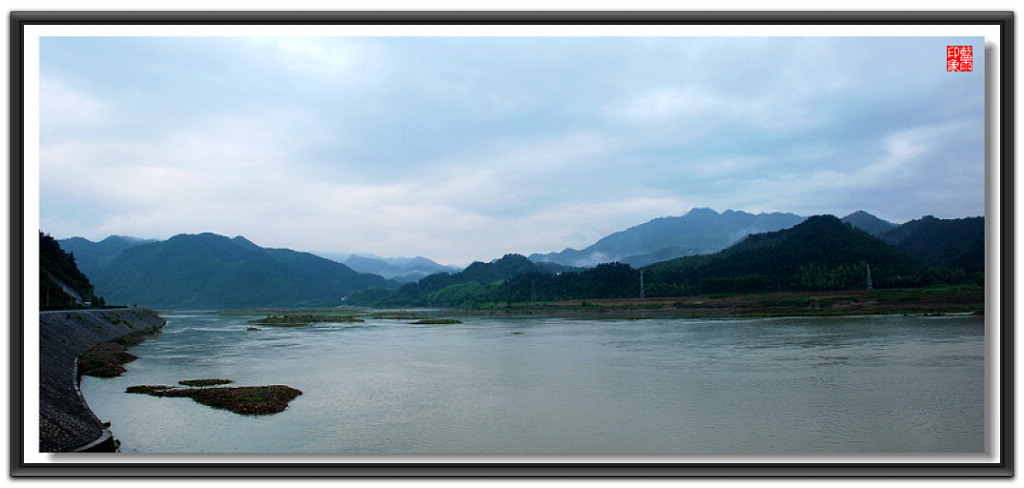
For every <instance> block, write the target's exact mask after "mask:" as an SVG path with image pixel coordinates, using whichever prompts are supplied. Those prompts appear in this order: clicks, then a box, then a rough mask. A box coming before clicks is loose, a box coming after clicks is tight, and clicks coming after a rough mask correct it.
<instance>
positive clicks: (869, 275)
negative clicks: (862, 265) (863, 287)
mask: <svg viewBox="0 0 1024 488" xmlns="http://www.w3.org/2000/svg"><path fill="white" fill-rule="evenodd" d="M867 266H868V290H870V289H872V286H871V265H870V264H869V265H867Z"/></svg>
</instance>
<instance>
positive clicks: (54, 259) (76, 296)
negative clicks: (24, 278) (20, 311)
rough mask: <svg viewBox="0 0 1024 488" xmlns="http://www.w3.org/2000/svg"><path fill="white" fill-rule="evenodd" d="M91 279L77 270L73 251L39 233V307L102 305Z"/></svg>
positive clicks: (58, 308)
mask: <svg viewBox="0 0 1024 488" xmlns="http://www.w3.org/2000/svg"><path fill="white" fill-rule="evenodd" d="M93 291H94V287H93V285H92V283H91V282H90V281H89V278H88V277H87V276H86V275H85V274H84V273H82V271H81V270H79V269H78V266H77V264H76V263H75V257H74V255H73V254H70V253H67V252H65V251H64V250H63V249H61V247H60V243H59V242H57V240H56V239H54V238H53V237H50V236H49V235H45V234H43V233H42V232H40V233H39V307H40V308H41V309H42V310H61V309H67V308H79V307H82V306H83V304H85V303H89V304H92V303H93V302H96V304H97V305H102V302H103V299H102V297H97V296H96V295H95V294H94V293H93Z"/></svg>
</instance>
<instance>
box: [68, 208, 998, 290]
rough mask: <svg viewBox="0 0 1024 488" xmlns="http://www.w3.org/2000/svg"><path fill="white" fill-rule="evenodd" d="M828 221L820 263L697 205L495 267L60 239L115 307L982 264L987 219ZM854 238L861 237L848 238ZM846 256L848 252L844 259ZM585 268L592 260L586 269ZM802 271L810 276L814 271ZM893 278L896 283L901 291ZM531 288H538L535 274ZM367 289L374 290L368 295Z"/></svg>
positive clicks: (182, 243)
mask: <svg viewBox="0 0 1024 488" xmlns="http://www.w3.org/2000/svg"><path fill="white" fill-rule="evenodd" d="M823 218H824V217H822V216H816V217H815V218H814V219H815V222H816V223H817V224H818V225H816V226H814V227H812V228H814V229H819V231H818V232H822V233H824V234H827V235H830V236H832V237H833V238H834V237H835V236H837V235H841V234H843V233H840V232H838V231H837V229H838V227H837V225H839V226H842V227H843V228H847V229H850V230H856V232H855V233H854V234H852V235H853V236H854V237H850V236H846V237H843V238H842V239H839V240H838V241H836V242H834V243H832V244H831V245H830V246H831V251H830V252H832V253H839V254H840V255H839V256H838V257H832V258H828V259H824V258H822V259H823V260H820V261H821V262H820V263H819V264H815V263H818V261H817V259H818V258H814V259H811V260H807V259H805V258H807V256H808V254H807V253H806V252H805V251H807V249H810V248H812V247H814V246H815V245H817V244H816V243H817V241H814V240H813V239H810V238H809V235H812V234H814V233H815V231H807V230H806V228H805V227H802V226H801V224H802V223H805V222H807V221H808V220H810V219H809V218H805V217H800V216H797V215H793V214H782V213H772V214H758V215H753V214H749V213H745V212H735V211H726V212H724V213H721V214H719V213H717V212H715V211H714V210H711V209H693V210H691V211H690V212H688V213H687V214H685V215H683V216H680V217H664V218H659V219H654V220H652V221H649V222H647V223H645V224H641V225H638V226H635V227H632V228H630V229H626V230H624V231H621V232H616V233H614V234H611V235H609V236H607V237H605V238H603V239H601V240H599V241H598V242H596V243H595V244H593V245H591V246H589V247H587V248H584V249H583V250H580V251H576V250H573V249H566V250H565V251H562V252H561V253H550V254H546V255H538V254H535V255H532V256H530V258H529V259H527V258H526V257H524V256H522V255H516V254H513V255H507V256H505V257H503V258H501V259H496V260H494V261H492V262H490V263H481V262H477V263H473V264H471V265H470V266H468V267H467V268H466V269H464V270H458V269H457V268H452V267H445V266H442V265H439V264H437V263H435V262H433V261H430V260H429V259H426V258H422V257H417V258H377V257H366V256H355V255H352V256H347V259H345V261H344V263H341V262H337V261H334V260H331V259H326V258H324V257H320V256H315V255H312V254H309V253H303V252H298V251H292V250H289V249H270V248H263V247H260V246H258V245H256V244H254V243H252V242H250V241H248V240H247V239H245V238H244V237H241V236H239V237H235V238H228V237H224V236H219V235H216V234H210V233H206V234H197V235H192V234H182V235H178V236H174V237H172V238H170V239H167V240H165V241H153V240H143V239H137V238H131V237H120V236H111V237H108V238H107V239H104V240H103V241H100V242H95V243H94V242H91V241H88V240H86V239H82V238H77V237H76V238H71V239H65V240H61V241H60V245H61V247H63V248H64V249H66V250H67V251H69V252H70V253H71V254H72V256H73V260H75V261H77V262H78V265H79V267H80V269H81V270H82V271H83V272H84V273H85V275H87V276H88V277H89V278H90V279H91V280H92V284H93V285H95V289H96V292H97V294H100V295H103V296H104V297H106V300H107V302H108V303H114V304H136V303H139V304H144V305H147V306H151V307H163V308H177V309H185V308H192V309H202V308H244V307H267V306H298V305H337V304H342V303H354V302H353V301H345V297H350V296H355V297H359V300H357V301H360V300H361V301H362V302H363V303H372V302H380V301H381V299H382V298H384V297H390V302H391V303H395V304H406V303H418V304H422V303H426V302H424V299H425V297H426V296H427V295H430V294H435V295H434V298H435V299H438V300H440V298H444V299H445V301H443V302H442V301H437V302H432V303H435V304H436V303H441V304H450V303H451V301H453V300H456V298H452V297H453V296H456V297H458V296H463V295H465V296H476V297H477V298H479V297H480V296H482V295H480V293H482V291H481V288H480V287H483V288H487V287H490V286H492V285H494V284H495V283H498V282H510V281H513V279H514V278H516V277H517V276H519V275H522V274H526V273H539V274H541V275H546V276H559V275H560V274H565V275H566V278H565V279H569V278H571V277H573V276H577V277H579V278H580V279H584V281H585V280H586V279H597V278H595V276H598V275H599V276H602V277H604V278H602V279H610V278H608V277H610V276H624V275H625V274H627V273H626V272H625V271H624V270H623V269H620V268H614V270H615V273H611V272H610V270H613V268H608V267H607V266H606V267H604V268H602V273H603V274H601V273H598V274H597V275H587V274H585V273H586V272H587V270H588V269H596V267H593V265H594V264H598V263H597V261H604V260H611V261H616V262H618V263H620V264H622V265H623V266H625V265H629V266H626V269H633V270H634V271H635V270H638V269H640V268H643V269H646V270H649V271H650V272H651V273H654V274H652V275H651V276H650V278H648V279H649V280H654V281H650V282H649V283H650V285H651V287H652V291H654V290H656V289H657V287H658V286H663V287H664V291H665V293H669V292H673V293H675V292H679V293H682V292H684V291H685V292H694V291H696V290H699V289H701V287H700V286H698V284H699V283H698V282H699V280H697V281H696V282H695V281H693V279H694V278H693V277H690V278H687V280H689V282H688V283H689V284H688V285H686V286H684V285H682V284H680V283H681V281H680V280H679V279H675V278H673V279H669V278H664V277H665V276H668V275H666V274H664V272H665V270H666V269H667V268H666V266H668V264H666V263H674V264H673V266H677V267H679V269H689V268H700V269H702V273H703V275H702V276H701V277H702V278H716V276H717V277H719V278H722V279H723V280H734V281H733V282H731V283H733V284H734V285H735V284H736V283H738V281H735V280H741V279H742V278H743V276H740V275H737V273H739V272H740V271H738V270H741V269H748V270H754V269H759V268H757V266H760V264H758V265H757V266H754V265H752V264H751V263H753V262H754V261H758V260H759V259H761V258H760V257H759V258H756V259H755V258H752V257H751V255H750V254H744V253H743V252H740V251H741V250H742V249H747V248H750V247H751V246H759V247H756V248H757V249H758V250H757V253H759V254H760V256H762V257H763V256H775V259H776V260H777V261H778V262H777V263H775V266H776V267H780V266H789V268H793V267H794V266H795V267H796V268H793V269H796V270H797V272H799V271H800V266H801V265H803V266H805V267H806V266H812V265H813V266H819V268H820V269H819V268H814V269H809V268H807V269H804V270H803V271H804V272H805V275H807V273H811V272H812V271H814V272H818V271H821V272H826V271H827V272H830V273H833V274H835V273H838V272H839V271H836V270H837V269H838V268H837V267H839V266H842V265H845V264H849V265H850V266H853V265H857V266H860V263H862V262H863V263H869V262H879V263H881V262H885V263H889V264H885V265H883V264H876V265H873V266H882V267H880V268H878V269H877V270H875V269H873V270H872V272H873V273H875V274H876V275H877V276H878V279H879V283H880V285H881V284H882V283H887V282H886V280H887V279H888V278H887V276H886V274H885V273H886V271H885V269H889V268H891V269H898V270H900V272H901V273H904V274H906V275H907V276H911V275H913V276H916V277H917V279H918V281H917V282H907V283H905V284H907V285H908V286H909V285H913V284H914V283H918V284H921V283H927V282H930V281H935V280H945V281H949V280H961V281H963V280H967V279H970V278H972V277H975V276H976V275H978V274H979V273H983V271H984V218H982V217H974V218H967V219H955V220H943V219H937V218H934V217H924V218H922V219H920V220H914V221H911V222H908V223H906V224H903V225H897V224H893V223H891V222H887V221H885V220H882V219H879V218H877V217H875V216H872V215H870V214H868V213H866V212H855V213H853V214H850V215H848V216H846V217H844V218H843V219H842V220H840V219H837V218H835V217H830V218H828V219H824V220H823ZM822 222H827V223H828V224H829V225H828V226H825V225H823V224H822ZM771 229H774V230H771ZM794 229H804V230H803V231H802V232H803V234H801V235H802V236H803V237H802V238H801V239H789V238H787V239H782V238H781V237H779V235H777V234H775V233H778V232H781V231H792V230H794ZM786 235H788V234H786ZM772 236H774V237H772ZM844 239H846V240H852V241H851V242H854V243H853V244H851V243H849V242H847V243H845V244H844V242H846V241H844ZM758 243H760V244H758ZM766 243H772V244H771V245H768V244H766ZM790 248H792V249H790ZM800 248H806V249H803V250H801V249H800ZM780 249H783V250H780ZM785 249H789V251H784V250H785ZM850 249H857V250H858V252H862V251H863V252H867V255H870V256H872V257H871V259H867V258H865V257H863V256H861V257H858V256H859V255H857V254H849V253H848V252H849V250H850ZM865 249H870V251H869V252H868V251H864V250H865ZM883 250H884V252H883ZM822 252H824V251H822ZM843 252H847V253H848V254H847V255H842V253H843ZM887 252H891V253H896V255H899V256H902V258H901V259H903V258H906V259H907V260H909V261H908V262H913V263H914V264H915V265H917V266H919V268H915V270H916V271H914V272H913V273H911V272H909V271H908V270H909V268H906V266H905V263H904V264H900V265H899V266H896V265H892V263H891V262H890V261H891V259H890V257H886V258H884V259H882V260H881V261H878V259H879V257H880V256H882V255H883V254H885V253H887ZM787 253H788V254H787ZM616 257H617V258H616ZM801 260H802V261H801ZM758 262H759V261H758ZM565 263H574V264H568V265H567V264H565ZM656 263H657V264H656ZM709 263H713V264H709ZM740 263H746V264H740ZM836 263H839V264H836ZM584 264H587V265H588V266H581V265H584ZM886 266H888V268H886ZM598 267H600V266H598ZM883 268H885V269H883ZM930 268H934V269H933V270H932V271H929V273H931V274H930V275H927V276H926V274H927V273H926V272H925V271H923V270H926V269H930ZM787 269H788V268H787ZM793 269H788V271H787V273H789V274H786V275H783V274H779V273H777V272H774V271H771V272H769V271H764V270H762V271H763V272H762V271H758V272H756V273H755V272H754V271H750V272H749V273H748V275H755V274H757V275H760V276H761V277H762V278H764V279H768V280H770V281H773V282H776V286H780V285H778V282H777V280H789V281H793V280H794V279H796V278H793V276H792V274H793ZM847 271H849V270H847ZM616 273H618V274H616ZM657 273H663V274H662V275H661V276H662V277H663V278H664V279H662V285H657V284H656V283H657V279H659V278H657V276H658V275H657ZM679 273H680V272H676V276H677V277H678V276H682V275H680V274H679ZM858 273H860V271H858ZM684 274H685V273H684ZM940 275H941V277H939V276H940ZM694 276H696V275H694ZM900 276H902V275H900ZM748 277H749V276H748ZM804 278H806V279H811V278H808V276H804ZM760 279H761V278H758V280H760ZM673 280H674V281H673ZM684 281H685V280H684ZM755 281H756V280H755ZM797 281H799V279H797ZM541 282H542V283H543V282H544V281H543V280H541ZM403 283H404V286H403ZM723 283H725V282H723ZM750 283H753V282H750ZM750 283H748V284H750ZM895 283H896V282H895V281H892V284H893V285H894V286H895ZM705 285H707V286H711V281H706V282H705ZM719 285H722V283H719ZM790 285H793V283H790V282H787V283H786V286H790ZM453 286H454V288H451V287H453ZM574 286H576V287H577V288H576V289H578V290H585V289H590V290H598V289H601V287H600V286H597V285H594V286H589V285H588V286H583V285H580V284H579V283H577V285H574ZM531 287H532V288H535V287H537V281H536V279H534V282H532V283H531ZM673 287H675V288H673ZM445 288H449V289H448V290H447V291H446V293H442V294H440V295H438V293H439V292H440V291H441V290H444V289H445ZM368 289H373V291H372V292H368V291H367V292H360V290H368ZM392 290H393V291H392ZM456 292H457V293H456ZM453 293H454V294H453ZM517 293H518V294H519V295H515V296H521V295H522V293H523V292H522V290H518V291H517ZM536 293H537V291H536V290H535V289H534V290H531V296H532V295H533V294H536ZM552 293H554V292H552ZM581 293H582V292H581ZM353 294H355V295H353ZM507 296H513V294H508V295H507ZM552 296H555V295H553V294H552ZM402 297H404V298H402ZM396 298H398V299H396ZM403 306H404V305H403Z"/></svg>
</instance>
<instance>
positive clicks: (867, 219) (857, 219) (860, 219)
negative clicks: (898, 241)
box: [842, 210, 898, 237]
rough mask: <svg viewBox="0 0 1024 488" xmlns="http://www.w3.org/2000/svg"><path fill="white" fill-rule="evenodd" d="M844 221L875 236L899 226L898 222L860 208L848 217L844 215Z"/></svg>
mask: <svg viewBox="0 0 1024 488" xmlns="http://www.w3.org/2000/svg"><path fill="white" fill-rule="evenodd" d="M842 221H843V222H845V223H847V224H850V225H852V226H854V227H856V228H858V229H860V230H862V231H864V232H867V233H868V234H871V235H873V236H875V237H878V236H880V235H882V234H884V233H886V232H888V231H890V230H892V229H895V228H896V227H898V226H897V225H896V224H894V223H892V222H889V221H888V220H882V219H880V218H878V217H875V216H874V215H871V214H869V213H867V212H865V211H863V210H858V211H856V212H854V213H852V214H850V215H847V216H846V217H843V218H842Z"/></svg>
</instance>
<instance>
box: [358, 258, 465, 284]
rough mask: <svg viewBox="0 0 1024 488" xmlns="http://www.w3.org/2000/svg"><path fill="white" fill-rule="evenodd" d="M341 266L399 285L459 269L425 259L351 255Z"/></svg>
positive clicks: (454, 271)
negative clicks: (393, 281)
mask: <svg viewBox="0 0 1024 488" xmlns="http://www.w3.org/2000/svg"><path fill="white" fill-rule="evenodd" d="M343 264H345V266H348V267H350V268H352V269H353V270H355V271H358V272H360V273H373V274H377V275H381V276H383V277H384V278H387V279H393V280H395V281H397V282H399V283H409V282H413V281H418V280H419V279H420V278H423V277H424V276H428V275H432V274H436V273H457V272H459V271H460V269H459V268H456V267H454V266H443V265H440V264H438V263H436V262H434V261H431V260H429V259H427V258H424V257H421V256H417V257H415V258H376V257H366V256H359V255H355V254H353V255H352V256H349V258H348V259H346V260H345V261H344V262H343Z"/></svg>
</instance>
